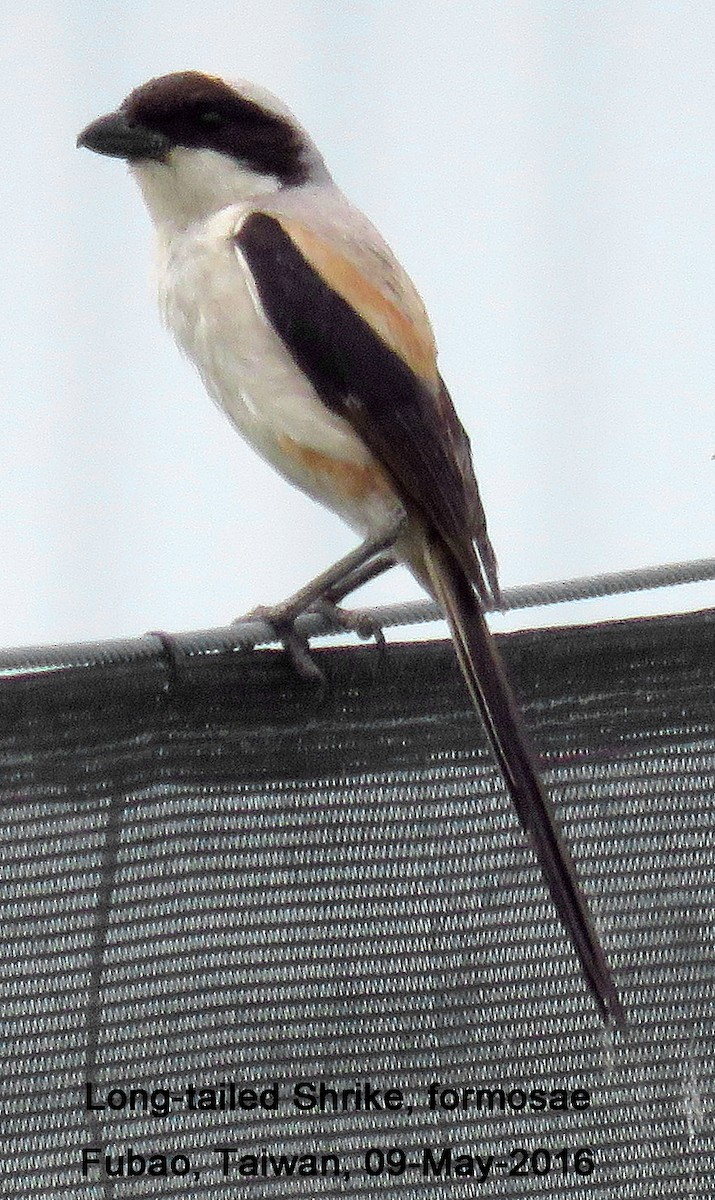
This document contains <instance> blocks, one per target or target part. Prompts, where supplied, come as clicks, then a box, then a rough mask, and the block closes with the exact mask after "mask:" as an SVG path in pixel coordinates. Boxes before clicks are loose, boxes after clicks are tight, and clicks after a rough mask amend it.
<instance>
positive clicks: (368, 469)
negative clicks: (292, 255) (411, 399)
mask: <svg viewBox="0 0 715 1200" xmlns="http://www.w3.org/2000/svg"><path fill="white" fill-rule="evenodd" d="M206 241H207V244H204V245H202V243H201V241H200V240H197V239H193V240H192V244H191V247H190V249H189V248H181V247H179V248H178V249H177V248H176V247H174V248H173V249H172V253H171V256H170V257H169V259H168V261H167V264H166V267H165V269H164V272H163V275H162V280H161V286H160V304H161V308H162V314H163V316H164V320H165V322H166V324H167V326H168V327H169V328H170V329H171V331H172V332H173V334H174V336H175V338H176V340H177V342H178V343H179V345H180V347H181V348H182V350H183V351H184V353H185V354H186V355H187V356H188V358H189V359H190V360H191V361H192V362H193V363H194V365H195V366H196V368H197V370H198V371H199V374H200V376H201V378H202V380H203V383H204V386H205V387H206V390H207V391H208V393H209V395H210V396H211V397H212V398H213V399H214V400H215V401H216V402H217V403H218V404H219V405H220V406H221V408H222V409H223V410H224V411H225V412H226V414H227V415H228V417H229V419H230V420H231V422H232V423H233V425H234V426H235V427H236V429H237V430H238V432H239V433H240V434H241V435H242V436H243V437H244V438H245V439H246V441H248V442H249V443H250V444H251V446H253V448H254V449H255V450H256V451H257V452H258V453H259V454H260V455H261V456H262V457H263V458H265V459H266V460H267V461H268V462H270V463H271V465H272V466H273V467H275V469H276V470H277V471H279V472H280V473H281V474H282V475H283V476H285V477H286V478H287V479H288V480H289V481H290V482H291V483H293V484H294V485H295V486H296V487H298V488H300V489H301V490H302V491H304V492H307V493H308V494H309V495H310V496H312V497H313V498H314V499H315V500H317V501H319V502H320V503H322V504H324V505H325V506H326V507H328V508H331V509H333V510H334V511H335V512H337V513H338V514H339V515H340V516H342V517H343V519H344V520H346V521H347V522H348V524H350V525H351V526H352V527H353V528H355V529H357V530H358V531H359V532H362V533H371V532H374V531H375V530H378V529H381V528H382V527H383V526H384V524H385V523H386V520H389V517H390V515H391V514H392V513H393V512H394V509H395V506H396V505H397V504H398V503H399V501H398V499H397V496H396V494H395V493H394V491H393V488H392V485H391V483H390V480H389V478H388V476H387V474H386V472H385V471H384V470H383V468H382V467H381V466H380V464H379V463H378V462H377V460H376V459H375V458H374V456H373V455H372V454H371V452H370V451H369V450H368V448H367V447H366V446H365V444H364V442H363V441H362V439H361V438H359V437H358V435H357V434H356V433H355V431H354V430H353V429H352V427H351V426H350V425H349V424H348V422H347V421H345V420H344V419H343V418H342V417H340V416H337V415H336V414H335V413H332V412H331V411H330V410H329V409H328V408H327V407H326V405H325V404H324V403H323V402H322V400H321V399H320V397H319V396H318V395H317V393H316V392H315V390H314V388H313V387H312V385H311V383H310V381H309V380H308V378H307V377H306V376H305V375H304V374H303V372H302V371H301V370H300V368H299V367H298V366H297V364H296V363H295V361H294V359H293V357H292V356H291V354H290V353H289V351H288V350H287V349H286V347H285V345H284V343H283V342H282V340H281V339H280V338H279V337H278V335H277V334H276V333H275V332H274V330H273V329H272V328H271V326H270V325H269V324H268V322H267V320H266V318H265V317H264V315H263V313H262V311H261V310H260V307H259V306H258V304H257V301H256V298H255V297H254V295H253V294H252V292H251V288H250V286H249V284H248V282H247V280H246V277H245V275H244V273H243V271H242V270H241V265H240V262H239V260H238V256H237V255H236V254H235V253H234V251H233V249H232V246H231V245H230V244H227V243H226V242H225V240H224V242H223V243H222V245H221V246H219V247H216V246H215V244H214V245H211V244H208V239H207V240H206Z"/></svg>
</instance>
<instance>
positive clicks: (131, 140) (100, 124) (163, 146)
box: [77, 109, 171, 162]
mask: <svg viewBox="0 0 715 1200" xmlns="http://www.w3.org/2000/svg"><path fill="white" fill-rule="evenodd" d="M77 145H78V146H86V148H87V149H88V150H94V151H95V152H96V153H97V154H107V155H109V157H110V158H126V159H127V160H128V161H129V162H137V161H139V160H140V159H154V160H155V161H158V162H161V161H162V160H163V159H164V158H166V155H167V153H168V152H169V150H170V149H171V143H170V141H169V139H168V138H167V137H165V136H164V134H163V133H158V132H157V131H156V130H155V129H147V128H146V126H144V125H130V123H129V122H128V121H127V118H126V116H125V115H124V113H123V112H122V110H121V109H119V110H118V111H117V112H112V113H107V115H106V117H99V119H98V120H96V121H92V124H91V125H88V126H87V128H86V129H83V130H82V132H81V133H80V135H79V137H78V138H77Z"/></svg>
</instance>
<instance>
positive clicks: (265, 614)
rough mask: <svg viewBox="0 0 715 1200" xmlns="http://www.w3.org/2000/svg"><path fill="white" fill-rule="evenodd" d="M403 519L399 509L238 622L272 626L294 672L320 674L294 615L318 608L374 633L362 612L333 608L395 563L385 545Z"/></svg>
mask: <svg viewBox="0 0 715 1200" xmlns="http://www.w3.org/2000/svg"><path fill="white" fill-rule="evenodd" d="M406 521H407V516H406V513H405V512H404V510H402V509H400V510H399V512H398V513H396V514H395V516H394V517H393V518H392V520H391V521H390V523H389V525H386V526H385V528H384V529H383V530H381V531H380V532H378V533H376V534H372V535H371V536H370V537H368V538H366V539H365V541H364V542H362V543H361V544H360V545H359V546H357V547H356V549H355V550H351V551H350V553H349V554H346V555H345V556H344V557H343V558H341V559H338V561H337V562H336V563H334V564H333V566H332V567H329V568H328V570H327V571H323V572H322V574H320V575H317V576H316V577H315V579H312V580H311V581H310V583H308V584H306V585H305V587H302V588H301V589H300V590H299V591H297V592H295V593H294V594H293V595H292V596H289V597H288V598H287V599H286V600H284V601H282V603H280V604H276V605H260V606H259V607H258V608H255V609H253V610H252V611H251V612H250V613H248V614H247V615H246V616H245V617H239V618H238V620H239V621H245V620H248V619H251V618H253V619H257V620H261V621H266V622H267V623H268V624H269V625H272V626H273V628H274V629H275V631H276V636H277V637H278V639H279V640H280V641H281V642H282V644H283V647H284V649H285V650H286V652H287V653H288V655H289V656H290V658H291V661H292V662H293V665H294V666H295V668H296V670H297V672H298V674H299V675H301V676H302V677H303V678H305V679H310V680H315V679H316V678H319V677H320V672H319V671H318V668H317V667H316V666H315V664H314V663H313V661H312V660H311V658H310V655H309V649H308V640H307V638H305V637H304V636H302V635H301V634H300V633H299V632H298V630H297V629H296V626H295V622H296V619H297V617H299V616H300V615H301V613H305V612H309V611H311V610H312V611H317V612H320V613H323V614H324V615H326V616H327V617H329V619H330V620H331V621H333V623H334V624H336V625H337V626H339V627H341V628H347V629H351V630H354V631H355V632H357V633H359V634H360V636H362V637H373V636H378V635H379V634H380V633H381V630H379V629H378V628H377V627H375V626H370V627H369V626H368V622H367V621H366V618H365V617H364V616H360V615H358V614H356V615H355V616H352V615H351V614H350V613H346V612H344V611H343V610H342V609H340V608H338V602H339V601H340V600H342V599H343V597H345V596H347V595H348V594H349V593H350V592H351V591H354V590H355V588H357V587H360V586H361V584H363V583H366V582H367V581H368V580H369V579H374V578H375V577H376V576H377V575H380V574H382V572H383V571H386V570H387V569H388V568H389V567H391V566H393V565H394V563H395V559H394V556H393V555H392V554H391V553H390V549H391V547H392V546H394V544H395V542H396V541H397V538H398V537H399V535H400V533H401V532H402V530H403V529H404V526H405V523H406Z"/></svg>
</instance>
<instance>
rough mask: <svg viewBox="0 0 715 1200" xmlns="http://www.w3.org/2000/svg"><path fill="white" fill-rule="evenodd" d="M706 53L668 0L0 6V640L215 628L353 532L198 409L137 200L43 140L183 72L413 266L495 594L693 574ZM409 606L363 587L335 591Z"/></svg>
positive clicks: (698, 480) (703, 432) (708, 23)
mask: <svg viewBox="0 0 715 1200" xmlns="http://www.w3.org/2000/svg"><path fill="white" fill-rule="evenodd" d="M714 46H715V10H713V9H712V8H711V7H710V6H708V5H703V4H701V3H697V2H695V0H693V2H692V3H688V2H682V3H675V2H673V3H657V2H654V0H643V2H640V0H631V2H629V0H625V2H624V0H617V2H612V3H611V2H608V0H604V2H602V3H599V4H590V3H584V4H576V5H574V4H566V3H556V2H554V0H551V2H549V0H541V2H539V0H524V2H522V3H519V2H515V0H503V2H501V3H499V4H495V3H493V2H492V0H488V2H487V0H476V2H475V0H464V2H461V0H455V2H454V3H445V4H442V5H434V4H433V3H430V4H427V3H424V4H420V3H415V0H341V2H340V3H339V4H336V3H335V0H312V2H309V0H303V2H301V0H283V2H281V0H273V2H272V3H270V4H267V3H265V0H263V2H258V0H231V2H230V3H214V4H208V5H196V4H195V3H192V4H188V3H178V4H177V3H171V4H168V3H165V2H164V0H155V3H153V4H152V5H145V4H138V3H112V2H111V0H109V2H106V3H101V4H97V3H96V0H75V2H74V3H72V2H67V3H63V4H58V3H56V2H54V3H42V2H39V3H30V5H29V7H27V8H26V9H25V10H24V11H22V12H21V11H19V10H18V9H17V8H15V7H14V6H13V7H12V8H11V6H9V5H6V6H5V12H4V14H3V39H2V50H0V54H1V55H2V60H3V61H2V75H1V79H2V85H1V86H2V88H3V89H4V92H5V95H4V97H3V103H2V121H3V128H2V139H3V146H4V151H5V154H4V169H3V172H2V178H1V179H0V204H1V205H2V212H3V218H4V220H3V225H4V229H5V237H4V238H3V239H2V244H1V247H0V273H1V277H2V280H3V284H4V288H5V306H4V307H5V336H4V337H3V339H2V347H1V348H0V368H1V369H0V381H1V382H0V386H1V387H2V409H1V412H2V416H1V417H0V421H1V438H0V446H1V447H2V449H1V450H0V453H1V454H2V490H1V493H0V505H1V510H2V511H1V514H0V564H1V565H0V572H1V574H0V602H1V604H2V611H3V614H4V623H3V634H2V642H3V644H5V645H20V644H41V643H48V642H57V641H78V640H86V639H91V638H100V637H111V636H116V635H134V634H141V633H142V632H143V631H145V630H146V629H150V628H164V629H168V630H173V629H187V628H194V627H205V626H209V625H215V624H220V623H223V622H225V621H228V620H229V619H231V618H232V617H234V616H236V615H238V614H239V613H240V612H242V611H244V610H246V609H249V608H251V607H253V606H254V605H256V604H257V603H261V602H269V601H271V600H276V599H279V598H280V597H282V596H283V595H284V594H287V593H288V592H289V591H291V590H293V589H294V588H296V587H298V586H299V585H300V584H301V583H302V582H304V581H305V580H306V579H307V578H308V577H309V576H310V575H312V574H314V573H315V572H316V571H318V570H320V569H322V567H324V566H325V565H327V563H328V562H330V561H331V560H332V559H334V558H336V557H338V555H340V554H342V553H344V552H345V551H346V550H347V549H348V548H350V546H351V545H353V544H354V538H353V536H352V535H351V534H350V532H349V531H348V530H347V529H345V528H343V527H342V526H341V525H340V523H339V522H338V521H337V519H336V518H334V517H332V516H330V515H329V514H327V513H324V512H323V511H321V510H319V509H317V508H316V507H315V506H314V505H312V504H311V503H310V502H309V501H308V500H306V499H304V498H303V497H301V496H299V495H297V494H296V493H295V492H293V491H292V490H291V489H290V488H289V487H288V485H287V484H285V483H283V482H282V480H280V479H279V478H278V477H277V476H275V475H274V474H272V472H271V471H270V469H269V468H268V467H267V466H265V465H264V464H263V463H261V462H260V461H259V460H257V459H256V458H255V457H254V456H253V455H252V453H251V452H250V451H249V450H248V449H247V448H246V447H244V446H243V445H242V443H241V442H240V440H239V438H238V437H237V435H236V434H235V433H234V432H233V431H232V429H231V428H230V426H229V425H228V423H227V422H226V420H225V419H224V418H223V417H222V416H221V414H220V413H219V412H217V411H216V410H215V409H214V407H213V406H212V404H211V402H210V401H209V400H208V399H207V398H206V396H205V395H204V393H203V390H202V387H201V385H200V382H199V380H198V378H197V377H196V376H195V375H194V372H193V370H192V368H191V367H190V366H189V365H188V364H187V363H185V362H184V361H182V359H181V358H180V356H179V353H178V351H177V350H176V349H175V347H174V346H173V344H172V343H171V340H170V339H169V337H168V336H167V335H166V334H165V333H164V332H163V330H162V329H161V327H160V324H159V320H158V316H157V313H156V308H155V305H154V300H153V295H152V289H151V282H150V245H151V236H150V228H149V222H148V218H147V217H146V214H145V213H144V211H143V208H142V205H141V202H140V199H139V195H138V193H137V191H136V189H135V187H134V185H133V184H132V182H131V181H130V180H129V178H128V177H127V174H126V171H125V169H124V167H123V165H122V164H121V163H119V162H116V161H111V160H102V159H99V158H97V157H96V156H94V155H91V154H89V153H87V152H79V151H77V150H76V149H75V147H74V142H75V137H76V134H77V132H78V131H79V129H80V128H82V127H83V126H84V125H85V124H86V123H87V122H88V121H89V120H91V119H92V118H93V117H95V116H98V115H99V114H100V113H102V112H105V111H107V110H108V109H110V108H113V107H115V106H116V104H117V103H118V102H119V101H120V100H121V99H122V98H123V97H124V95H125V94H126V93H127V92H128V91H129V90H130V89H131V88H132V87H134V86H135V85H137V84H138V83H141V82H143V81H144V80H145V79H147V78H148V77H149V76H152V75H156V74H162V73H164V72H167V71H171V70H177V69H185V68H188V67H195V68H199V69H203V70H208V71H211V72H214V73H218V74H224V75H228V76H231V75H235V76H244V77H248V78H253V79H255V80H257V81H258V82H261V83H262V84H264V85H266V86H268V87H269V88H271V89H272V90H274V91H276V92H278V93H279V94H280V95H281V96H282V97H283V98H284V99H285V100H287V101H288V103H289V104H290V105H291V106H292V107H293V108H294V109H295V111H296V113H297V114H298V115H299V117H300V118H301V120H302V121H303V123H304V124H305V125H306V126H307V127H308V128H309V129H310V130H311V132H312V133H313V134H314V136H315V138H316V140H317V141H318V143H319V145H320V147H321V149H322V151H323V153H324V154H325V157H326V159H327V161H328V163H329V165H330V166H331V168H332V170H333V172H334V174H335V176H336V178H337V180H338V182H339V183H340V185H341V186H342V187H343V188H344V190H345V191H346V192H347V193H348V194H349V195H350V197H351V198H352V199H353V200H354V201H355V202H356V203H358V204H359V205H360V206H361V207H363V208H364V209H365V210H366V211H367V213H368V215H369V216H370V217H371V218H372V219H373V220H374V221H375V223H376V224H377V225H378V226H379V227H380V228H381V230H382V232H383V233H384V234H385V236H386V237H387V238H388V240H389V241H390V242H391V243H392V245H393V247H394V248H395V250H396V251H397V252H398V254H399V256H400V257H401V259H402V260H403V262H404V263H405V265H406V267H407V268H408V270H409V271H410V273H411V274H412V276H413V277H414V279H415V281H416V282H417V284H418V286H419V288H420V290H421V291H422V293H423V295H424V298H425V300H426V303H427V306H428V308H429V311H430V313H431V316H432V319H433V323H434V326H435V330H436V333H437V338H438V342H439V345H440V361H441V366H442V372H443V374H444V376H445V378H446V380H447V382H448V385H449V387H450V390H451V392H452V395H453V397H454V400H455V403H456V404H457V407H458V409H459V411H460V413H461V415H462V418H463V420H464V423H465V425H466V426H467V428H468V430H469V432H470V434H471V437H472V441H473V446H474V451H475V459H476V463H477V470H478V475H479V478H480V481H481V486H482V491H483V496H484V500H485V503H486V506H487V510H488V516H489V520H490V527H491V531H492V538H493V540H494V542H495V544H496V547H497V551H498V555H499V559H500V563H501V567H502V580H503V583H504V585H506V586H510V585H515V584H519V583H531V582H535V581H537V580H545V579H558V578H565V577H570V576H574V575H582V574H591V573H596V572H600V571H607V570H619V569H625V568H629V567H636V566H641V565H647V564H655V563H659V562H666V561H678V560H685V559H690V558H700V557H706V556H710V555H712V554H713V536H712V530H713V514H714V513H715V503H714V499H715V497H714V491H715V462H714V461H713V454H714V453H715V429H714V428H713V426H714V421H713V413H714V411H715V404H714V397H715V336H714V332H713V331H714V330H715V253H714V247H715V204H714V203H713V199H714V197H713V190H714V188H715V179H714V172H713V166H714V163H715V154H714V152H713V136H714V135H713V113H714V112H715V70H714V63H713V57H714V54H715V51H713V47H714ZM416 594H418V589H417V586H416V585H415V584H413V583H412V581H411V580H410V579H409V577H408V576H407V575H406V574H404V573H401V572H393V573H391V574H390V575H388V576H386V577H385V578H384V579H383V580H381V581H379V582H377V583H376V584H374V585H372V588H371V590H370V592H369V593H366V596H369V598H370V599H372V600H373V601H374V602H387V601H389V600H396V599H403V598H406V597H408V596H412V595H416ZM713 603H715V587H714V586H713V585H697V586H694V587H691V588H689V589H681V590H679V591H678V592H677V593H676V592H672V593H669V594H668V593H661V594H654V595H651V596H635V597H628V598H623V599H620V600H610V601H599V602H595V601H593V602H588V603H586V604H581V605H573V606H569V607H566V606H564V607H562V608H559V609H553V610H546V611H545V612H544V613H541V614H540V613H534V612H527V613H524V614H519V615H517V616H516V617H512V618H509V619H506V618H498V619H497V620H496V621H495V627H497V628H507V627H510V628H511V627H514V626H515V625H520V624H523V625H526V624H534V623H537V622H538V623H551V622H555V621H560V620H563V621H576V622H578V621H581V620H591V619H595V618H597V617H598V618H606V617H610V616H620V615H628V614H633V613H638V612H646V611H662V610H667V609H668V608H671V607H675V608H684V607H698V606H706V605H712V604H713Z"/></svg>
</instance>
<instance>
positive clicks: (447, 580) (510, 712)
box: [424, 539, 626, 1027]
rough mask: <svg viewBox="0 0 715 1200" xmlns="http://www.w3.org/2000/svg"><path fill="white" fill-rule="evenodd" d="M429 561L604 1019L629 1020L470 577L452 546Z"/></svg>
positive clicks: (463, 663)
mask: <svg viewBox="0 0 715 1200" xmlns="http://www.w3.org/2000/svg"><path fill="white" fill-rule="evenodd" d="M424 554H425V567H426V570H427V574H428V576H429V580H430V583H431V587H432V591H433V592H434V595H435V597H436V599H437V600H438V602H439V603H440V604H441V606H442V608H443V610H444V613H445V615H446V617H447V620H448V622H449V626H450V629H451V632H452V638H453V640H454V645H455V649H456V652H457V657H458V659H459V665H460V667H461V668H462V673H463V675H464V678H465V681H466V684H467V688H468V689H469V694H470V696H471V698H472V701H473V703H474V707H475V708H476V710H477V712H478V713H479V714H480V715H481V718H482V720H483V722H484V726H485V728H486V731H487V734H488V736H489V739H490V741H491V743H492V746H493V748H494V752H495V754H496V756H497V759H498V761H499V765H500V767H501V770H502V772H503V775H504V779H505V782H506V785H507V787H508V789H509V792H510V794H511V798H512V800H513V802H514V805H515V807H516V811H517V813H518V815H519V819H520V821H521V823H522V825H523V826H524V828H525V830H526V832H527V834H528V835H529V838H530V840H531V843H532V846H533V848H534V850H535V852H536V855H537V857H538V859H539V862H540V864H541V869H542V871H543V873H544V878H545V880H546V883H547V885H548V888H549V891H550V892H551V896H552V898H553V901H554V904H555V905H556V909H557V911H558V914H559V916H560V917H561V920H562V921H563V923H564V925H565V927H566V929H567V930H568V933H569V935H570V937H571V939H572V941H573V944H574V946H575V948H576V952H577V954H578V956H579V959H580V962H581V967H582V969H583V973H584V975H585V977H586V979H587V981H588V985H589V987H590V989H591V992H592V993H593V997H594V999H595V1001H596V1004H597V1005H598V1008H599V1011H600V1012H601V1015H602V1016H603V1018H604V1020H606V1019H608V1018H609V1017H610V1018H612V1019H613V1020H614V1021H615V1022H616V1023H617V1024H618V1025H619V1026H621V1027H623V1026H625V1023H626V1018H625V1012H624V1010H623V1006H622V1005H621V1002H620V1000H619V998H618V994H617V992H616V987H615V984H614V982H613V976H612V975H611V969H610V967H609V965H608V962H607V960H606V956H605V954H604V951H603V947H602V946H601V943H600V941H599V938H598V934H597V933H596V930H595V929H594V927H593V923H592V921H591V918H590V916H589V912H588V908H587V906H586V901H585V898H584V896H583V893H582V891H581V887H580V884H579V882H578V878H577V875H576V870H575V867H574V864H573V861H572V859H571V855H570V854H569V852H568V850H567V849H566V846H565V845H564V842H563V840H562V837H561V834H560V833H559V830H558V826H557V824H556V817H555V814H554V811H553V808H552V805H551V802H550V801H549V799H548V797H547V795H546V792H545V789H544V786H543V784H542V783H541V781H540V779H539V776H538V772H537V770H536V767H535V765H534V762H533V759H532V754H531V751H530V750H529V745H528V739H527V736H526V733H525V730H524V727H523V722H522V719H521V714H520V713H519V710H518V708H517V704H516V700H515V699H514V696H513V694H512V691H511V688H510V686H509V683H508V680H507V678H506V675H505V672H504V668H503V666H502V662H501V659H500V657H499V653H498V651H497V649H496V646H495V644H494V640H493V638H492V635H491V633H490V632H489V629H488V628H487V625H486V622H485V620H484V617H483V615H482V611H481V608H480V605H479V601H478V599H477V596H476V595H475V592H474V589H473V587H472V585H471V583H470V582H469V579H468V578H467V575H466V573H465V571H464V570H463V568H462V567H461V566H460V564H459V563H458V562H457V560H456V558H455V557H454V555H453V554H452V552H451V551H450V550H449V549H448V548H447V547H446V546H444V544H437V543H436V542H435V541H434V540H432V539H430V541H429V542H428V544H427V545H426V546H425V550H424Z"/></svg>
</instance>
